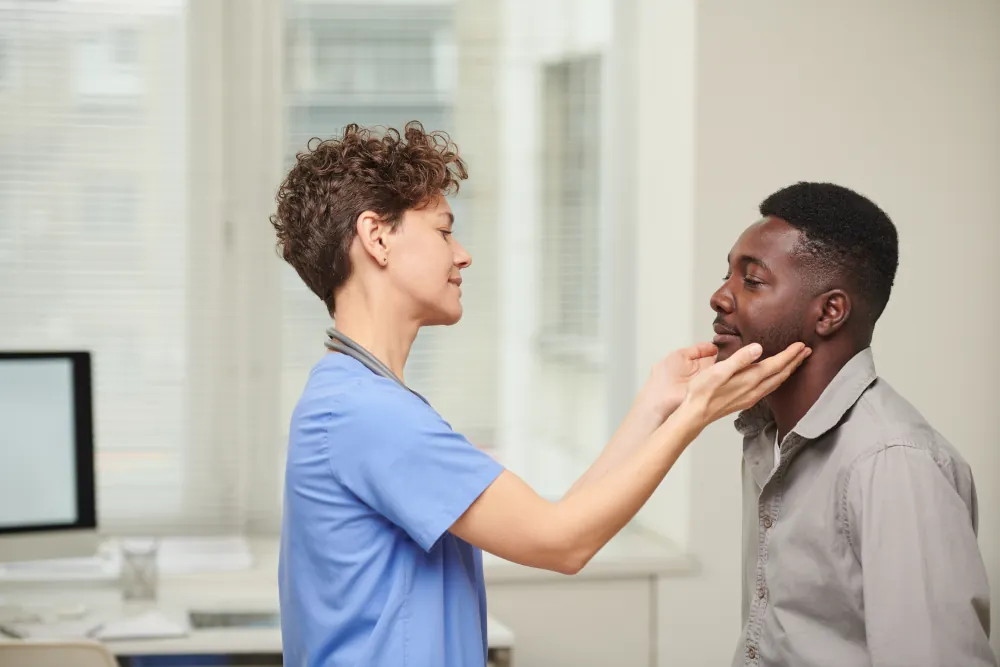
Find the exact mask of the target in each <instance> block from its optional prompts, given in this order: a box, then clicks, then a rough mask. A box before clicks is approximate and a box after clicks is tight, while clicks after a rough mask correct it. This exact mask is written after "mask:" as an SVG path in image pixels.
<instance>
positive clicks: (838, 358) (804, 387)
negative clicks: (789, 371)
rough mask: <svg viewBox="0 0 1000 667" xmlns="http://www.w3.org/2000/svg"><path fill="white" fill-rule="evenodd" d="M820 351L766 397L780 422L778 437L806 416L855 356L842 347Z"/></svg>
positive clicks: (778, 424)
mask: <svg viewBox="0 0 1000 667" xmlns="http://www.w3.org/2000/svg"><path fill="white" fill-rule="evenodd" d="M817 352H818V351H817V350H814V351H813V353H812V355H810V357H809V358H808V359H806V360H805V362H803V363H802V365H801V366H800V367H799V369H798V370H797V371H796V372H795V373H794V374H793V375H792V376H791V377H790V378H788V380H786V381H785V383H784V384H783V385H781V386H780V387H778V388H777V389H776V390H774V392H773V393H772V394H771V395H770V396H768V397H767V399H766V400H767V407H768V408H769V409H770V410H771V414H772V415H773V416H774V421H775V423H776V424H777V426H778V437H779V438H782V439H784V437H785V436H786V435H788V433H789V432H790V431H791V430H792V429H793V428H795V426H796V425H797V424H798V423H799V421H800V420H801V419H802V418H803V417H805V415H806V413H807V412H809V410H810V408H812V406H813V405H815V403H816V401H818V400H819V397H820V395H821V394H822V393H823V391H824V390H825V389H826V388H827V386H828V385H829V384H830V383H831V382H832V381H833V379H834V378H835V377H836V376H837V373H839V372H840V370H841V369H842V368H843V367H844V366H845V365H846V364H847V362H848V361H850V360H851V357H852V355H851V354H845V353H844V352H842V351H827V352H826V353H824V352H820V353H819V354H817Z"/></svg>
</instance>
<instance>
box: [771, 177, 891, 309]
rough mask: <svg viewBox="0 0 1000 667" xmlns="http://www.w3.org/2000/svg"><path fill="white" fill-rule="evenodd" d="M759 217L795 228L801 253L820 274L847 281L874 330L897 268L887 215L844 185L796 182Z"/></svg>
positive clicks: (774, 196)
mask: <svg viewBox="0 0 1000 667" xmlns="http://www.w3.org/2000/svg"><path fill="white" fill-rule="evenodd" d="M760 214H761V215H762V216H764V217H768V216H773V217H776V218H781V219H782V220H784V221H785V222H787V223H788V224H790V225H791V226H793V227H795V228H796V229H798V230H799V231H800V232H801V233H802V236H803V241H802V244H801V248H800V250H801V251H802V252H803V253H805V254H806V255H808V256H809V257H810V259H811V260H814V261H815V262H816V264H817V266H816V268H817V270H818V271H820V272H822V273H823V274H829V275H833V274H834V273H836V274H837V275H839V276H840V277H843V278H846V279H847V280H848V281H849V284H850V285H851V286H853V287H854V289H855V290H856V291H857V294H855V295H854V296H855V297H860V298H861V299H862V300H863V301H864V305H865V306H866V310H867V311H868V313H867V314H868V316H869V318H870V324H871V325H872V326H874V324H875V322H876V321H877V320H878V318H879V316H881V315H882V311H884V310H885V306H886V304H887V303H888V302H889V294H890V293H891V291H892V285H893V282H894V281H895V279H896V268H897V267H898V266H899V239H898V236H897V234H896V227H895V225H893V224H892V220H890V219H889V216H888V215H886V214H885V211H883V210H882V209H881V208H879V207H878V206H877V205H876V204H875V203H874V202H872V201H871V200H870V199H868V198H867V197H864V196H862V195H860V194H858V193H857V192H854V191H853V190H850V189H848V188H845V187H843V186H840V185H834V184H832V183H807V182H800V183H796V184H795V185H790V186H788V187H786V188H783V189H781V190H778V191H777V192H775V193H774V194H772V195H770V196H769V197H768V198H767V199H765V200H764V201H763V202H761V204H760Z"/></svg>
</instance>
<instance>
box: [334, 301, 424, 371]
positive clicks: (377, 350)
mask: <svg viewBox="0 0 1000 667" xmlns="http://www.w3.org/2000/svg"><path fill="white" fill-rule="evenodd" d="M375 301H377V299H373V298H371V295H363V294H359V293H357V292H353V293H352V292H346V291H345V293H344V294H338V295H337V298H336V304H337V305H336V308H337V311H336V315H335V324H336V327H337V331H339V332H341V333H342V334H344V335H345V336H348V337H349V338H351V339H352V340H353V341H354V342H355V343H357V344H358V345H360V346H361V347H363V348H365V349H366V350H368V351H369V352H371V353H372V354H373V355H375V358H376V359H378V360H379V361H381V362H382V363H383V364H385V365H386V366H388V367H389V369H390V370H391V371H392V372H393V373H395V374H396V377H398V378H399V379H400V380H403V381H404V382H405V380H404V378H403V369H404V368H405V367H406V359H407V358H408V357H409V356H410V348H411V347H413V341H414V340H416V338H417V330H418V329H419V325H417V324H416V323H415V322H411V321H408V320H406V319H405V318H402V317H400V316H399V315H398V313H399V310H398V309H397V308H394V307H392V306H390V304H377V303H374V302H375Z"/></svg>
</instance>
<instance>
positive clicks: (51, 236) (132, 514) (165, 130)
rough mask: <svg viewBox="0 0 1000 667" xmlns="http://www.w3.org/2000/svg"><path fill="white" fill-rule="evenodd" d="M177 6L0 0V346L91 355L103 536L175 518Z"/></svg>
mask: <svg viewBox="0 0 1000 667" xmlns="http://www.w3.org/2000/svg"><path fill="white" fill-rule="evenodd" d="M185 9H186V6H185V3H184V2H183V1H182V0H172V1H167V0H159V1H158V2H155V3H154V2H144V3H140V2H134V3H123V2H115V3H110V2H103V3H102V2H86V1H83V0H76V1H73V2H70V1H63V2H5V3H2V4H0V348H3V349H9V350H34V349H85V350H90V351H91V352H92V353H93V372H94V385H95V387H94V389H95V392H94V409H95V438H96V443H97V456H96V461H97V483H98V510H99V520H100V522H101V525H102V527H103V528H104V529H113V528H114V527H115V526H116V525H119V526H120V525H124V524H127V523H131V522H136V521H139V520H141V521H142V522H143V523H144V524H145V525H155V524H157V523H166V522H171V523H175V522H178V521H183V519H184V517H183V516H181V514H182V512H183V511H184V510H183V507H184V504H183V494H184V491H185V481H186V471H187V469H188V465H189V463H190V461H189V459H188V455H189V452H188V451H187V450H186V448H185V446H184V443H185V436H186V421H185V396H186V394H185V389H186V385H185V368H186V357H187V349H186V342H185V341H186V338H187V326H188V312H187V309H186V292H187V289H188V283H187V278H186V272H185V270H186V264H187V257H186V248H187V242H188V235H187V229H186V225H185V222H184V220H185V215H184V214H185V176H186V174H185V170H186V155H185V150H184V145H185V137H186V122H187V121H186V117H185V93H186V89H185V30H186V24H185Z"/></svg>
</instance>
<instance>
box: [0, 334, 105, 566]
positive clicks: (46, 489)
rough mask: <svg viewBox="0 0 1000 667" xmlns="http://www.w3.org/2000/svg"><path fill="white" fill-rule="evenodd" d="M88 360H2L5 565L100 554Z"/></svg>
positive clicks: (0, 509)
mask: <svg viewBox="0 0 1000 667" xmlns="http://www.w3.org/2000/svg"><path fill="white" fill-rule="evenodd" d="M91 396H92V391H91V365H90V353H89V352H0V562H4V561H6V562H12V561H24V560H42V559H50V558H74V557H86V556H92V555H94V553H95V552H96V550H97V547H98V535H97V509H96V495H95V491H94V433H93V431H94V429H93V405H92V399H91Z"/></svg>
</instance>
